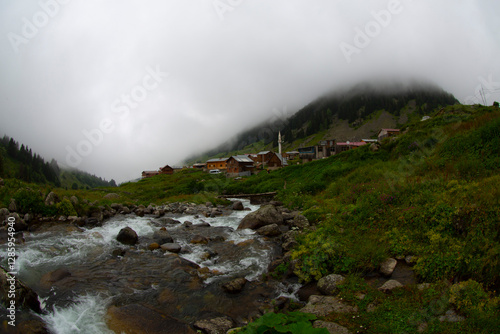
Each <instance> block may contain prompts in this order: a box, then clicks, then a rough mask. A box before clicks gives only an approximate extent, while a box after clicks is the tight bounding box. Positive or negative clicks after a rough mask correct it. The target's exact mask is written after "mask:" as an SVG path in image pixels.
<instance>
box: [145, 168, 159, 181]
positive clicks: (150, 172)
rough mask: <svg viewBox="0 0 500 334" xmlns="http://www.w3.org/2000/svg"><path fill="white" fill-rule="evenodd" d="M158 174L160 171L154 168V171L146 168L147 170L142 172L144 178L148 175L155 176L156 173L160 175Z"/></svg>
mask: <svg viewBox="0 0 500 334" xmlns="http://www.w3.org/2000/svg"><path fill="white" fill-rule="evenodd" d="M158 174H160V172H158V171H156V170H153V171H151V170H150V171H148V170H146V171H143V172H142V178H143V179H145V178H147V177H152V176H155V175H158Z"/></svg>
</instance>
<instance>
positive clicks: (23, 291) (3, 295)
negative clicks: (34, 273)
mask: <svg viewBox="0 0 500 334" xmlns="http://www.w3.org/2000/svg"><path fill="white" fill-rule="evenodd" d="M12 286H15V290H16V293H15V297H14V300H15V302H16V310H18V309H19V308H25V309H31V310H33V311H34V312H36V313H41V312H42V309H41V308H40V302H39V301H38V295H37V294H36V292H35V291H33V290H32V289H31V288H30V287H28V286H27V285H26V284H24V283H23V282H22V281H20V280H18V279H17V278H16V277H13V276H11V275H9V274H8V273H7V271H6V270H5V269H4V268H3V267H0V303H1V305H2V306H3V307H5V308H8V307H9V306H10V301H11V298H10V297H9V292H10V288H11V287H12Z"/></svg>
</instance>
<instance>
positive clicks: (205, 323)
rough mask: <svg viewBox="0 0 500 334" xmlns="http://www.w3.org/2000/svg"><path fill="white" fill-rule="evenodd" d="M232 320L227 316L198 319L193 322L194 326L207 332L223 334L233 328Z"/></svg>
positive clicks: (209, 333)
mask: <svg viewBox="0 0 500 334" xmlns="http://www.w3.org/2000/svg"><path fill="white" fill-rule="evenodd" d="M233 326H234V322H233V320H232V319H231V318H229V317H219V318H214V319H208V320H198V321H196V322H195V323H194V327H195V328H197V329H201V330H202V331H204V332H205V333H207V334H221V333H222V334H223V333H227V331H228V330H230V329H231V328H233Z"/></svg>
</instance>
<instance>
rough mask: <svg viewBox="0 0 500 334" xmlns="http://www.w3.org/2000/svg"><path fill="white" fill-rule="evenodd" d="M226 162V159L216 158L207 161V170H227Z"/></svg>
mask: <svg viewBox="0 0 500 334" xmlns="http://www.w3.org/2000/svg"><path fill="white" fill-rule="evenodd" d="M227 160H228V158H217V159H210V160H207V169H208V170H214V169H218V170H226V169H227Z"/></svg>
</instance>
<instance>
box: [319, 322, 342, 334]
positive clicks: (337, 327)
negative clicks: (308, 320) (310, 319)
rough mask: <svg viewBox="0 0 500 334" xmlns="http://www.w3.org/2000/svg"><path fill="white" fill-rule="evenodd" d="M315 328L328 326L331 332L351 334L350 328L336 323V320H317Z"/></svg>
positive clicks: (332, 333) (331, 333)
mask: <svg viewBox="0 0 500 334" xmlns="http://www.w3.org/2000/svg"><path fill="white" fill-rule="evenodd" d="M313 327H314V328H326V329H327V330H328V332H329V333H330V334H349V333H351V332H349V330H348V329H347V328H346V327H344V326H340V325H339V324H336V323H334V322H327V321H322V320H316V321H315V322H314V323H313Z"/></svg>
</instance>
